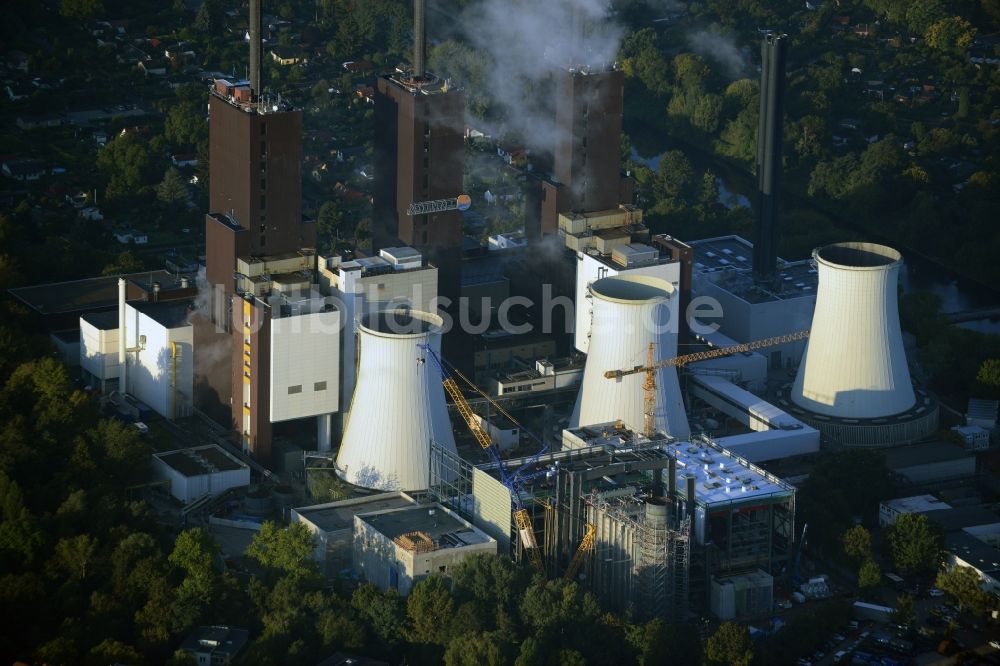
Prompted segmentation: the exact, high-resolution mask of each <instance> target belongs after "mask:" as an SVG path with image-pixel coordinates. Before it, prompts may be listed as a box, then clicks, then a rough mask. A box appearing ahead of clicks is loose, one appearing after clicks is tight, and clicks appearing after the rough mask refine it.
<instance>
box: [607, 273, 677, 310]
mask: <svg viewBox="0 0 1000 666" xmlns="http://www.w3.org/2000/svg"><path fill="white" fill-rule="evenodd" d="M589 289H590V293H591V294H592V295H593V296H594V298H599V299H600V300H602V301H607V302H609V303H623V304H626V305H646V304H649V303H660V302H664V301H668V300H670V298H671V297H673V295H674V285H672V284H671V283H670V282H668V281H666V280H664V279H662V278H658V277H652V276H650V275H616V276H614V277H606V278H601V279H600V280H595V281H594V282H592V283H591V284H590V288H589Z"/></svg>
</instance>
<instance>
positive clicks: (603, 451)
mask: <svg viewBox="0 0 1000 666" xmlns="http://www.w3.org/2000/svg"><path fill="white" fill-rule="evenodd" d="M503 465H504V466H506V468H507V469H520V468H524V467H530V468H532V469H533V470H534V471H533V472H532V473H531V474H530V478H527V479H526V480H525V482H524V483H523V484H520V485H519V487H518V489H517V492H513V491H512V490H511V489H510V488H509V487H508V485H505V483H504V480H503V477H504V474H506V472H504V471H503V466H501V465H498V464H497V463H496V462H490V463H483V464H473V463H471V462H469V461H467V460H463V459H461V458H459V457H457V456H456V455H454V454H453V453H451V452H450V451H449V450H448V449H447V448H445V447H440V446H437V445H432V447H431V487H430V491H431V494H432V495H433V496H434V497H435V499H436V500H437V501H439V502H440V503H441V504H443V505H445V506H448V507H449V508H451V509H453V510H454V511H456V512H457V513H459V514H460V515H462V516H464V517H466V518H467V519H468V520H470V521H471V522H472V523H473V524H475V525H477V526H478V527H480V529H482V530H483V531H484V532H486V533H487V534H489V535H490V536H491V537H493V538H494V539H496V541H497V544H498V551H499V552H509V553H510V554H511V556H512V557H514V558H515V559H518V560H522V559H527V560H532V561H533V562H534V565H535V566H536V567H537V568H538V569H539V571H541V572H542V573H544V574H545V575H546V576H548V577H557V576H563V577H566V578H568V579H574V580H579V581H581V582H582V583H583V584H584V585H586V586H587V587H589V588H590V589H591V590H593V592H594V593H595V594H597V595H598V597H600V598H601V600H602V602H603V603H605V604H607V605H608V607H609V608H611V609H614V610H616V611H618V612H630V613H632V614H633V615H635V616H637V617H647V618H648V617H655V616H661V617H668V618H684V617H686V615H687V613H688V612H689V611H692V610H698V611H707V610H713V611H715V610H717V609H716V608H712V606H713V604H712V599H711V597H712V596H713V587H719V586H720V585H725V584H726V583H724V582H723V581H730V580H732V579H742V578H747V579H756V580H758V581H763V583H761V584H758V585H756V586H749V591H745V592H743V593H742V594H741V595H740V598H739V599H736V600H733V601H731V602H730V606H733V608H731V609H728V612H730V613H732V614H733V616H736V617H739V616H752V615H757V614H759V613H761V612H767V611H768V610H769V609H770V607H771V594H772V592H771V590H772V586H771V578H772V576H773V575H774V574H777V573H779V572H780V571H782V570H783V569H784V567H785V566H786V564H787V561H788V557H789V551H790V549H791V546H792V542H793V540H794V539H793V531H794V522H795V489H794V488H793V487H792V486H790V485H789V484H787V483H785V482H784V481H782V480H781V479H778V478H777V477H775V476H773V475H771V474H769V473H767V472H766V471H764V470H763V469H761V468H759V467H757V466H755V465H753V464H751V463H749V462H748V461H746V460H744V459H742V458H739V457H737V456H735V455H733V454H732V453H730V452H729V451H727V450H725V449H723V448H722V447H721V446H718V445H717V444H715V443H714V442H713V441H712V440H711V439H708V438H700V439H699V438H695V439H691V440H687V441H677V440H674V439H672V438H670V437H667V436H665V435H662V434H660V435H657V436H654V437H653V438H647V437H645V436H644V435H641V434H638V433H635V432H633V431H631V430H629V429H628V428H626V427H624V426H623V425H622V424H621V423H617V424H616V423H609V424H604V425H597V426H592V427H585V428H578V429H570V430H566V431H565V432H564V435H563V450H561V451H558V452H551V453H544V454H542V455H539V456H533V457H531V458H525V459H509V460H506V461H504V463H503ZM517 507H523V508H522V509H521V511H524V512H526V513H527V516H528V521H527V523H526V524H525V526H524V527H522V525H521V524H520V523H521V521H519V520H518V518H517V515H516V514H517V512H518V508H517ZM531 544H534V545H535V547H532V546H531ZM533 550H536V551H537V553H532V551H533ZM762 574H763V575H762ZM744 587H747V586H745V585H744ZM741 589H742V588H741ZM715 596H719V595H718V594H717V593H716V594H715ZM714 605H718V604H714ZM718 610H721V611H723V613H726V612H727V609H726V608H719V609H718Z"/></svg>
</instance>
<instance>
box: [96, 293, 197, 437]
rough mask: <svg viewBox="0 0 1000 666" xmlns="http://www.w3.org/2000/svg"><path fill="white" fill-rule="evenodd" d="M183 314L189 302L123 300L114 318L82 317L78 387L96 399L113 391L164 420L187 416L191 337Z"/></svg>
mask: <svg viewBox="0 0 1000 666" xmlns="http://www.w3.org/2000/svg"><path fill="white" fill-rule="evenodd" d="M123 289H124V285H123ZM123 295H124V294H123ZM189 311H190V308H189V301H164V302H143V301H133V302H130V303H126V302H124V300H123V302H122V303H121V310H120V312H94V313H88V314H85V315H83V316H82V317H80V367H81V369H82V371H83V376H84V381H86V382H87V383H89V384H92V385H94V386H96V387H97V388H98V389H100V390H101V392H102V393H110V392H111V391H112V390H117V391H118V392H119V393H124V394H128V395H131V396H132V397H134V398H135V399H136V400H139V401H140V402H142V403H144V404H145V405H147V406H149V407H150V408H151V409H152V410H153V411H155V412H156V413H157V414H159V415H160V416H163V417H164V418H167V419H176V418H182V417H185V416H190V415H191V413H192V406H193V405H192V392H193V378H194V362H193V345H194V335H193V329H192V326H191V324H190V323H189V322H188V313H189ZM122 321H124V322H125V334H124V339H122V337H121V336H122V334H121V324H122ZM123 352H124V364H125V366H124V367H125V370H126V371H125V372H124V373H123V372H122V367H123V361H122V356H123ZM123 375H124V377H123Z"/></svg>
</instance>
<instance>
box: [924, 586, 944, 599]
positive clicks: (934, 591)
mask: <svg viewBox="0 0 1000 666" xmlns="http://www.w3.org/2000/svg"><path fill="white" fill-rule="evenodd" d="M927 594H929V595H931V596H932V597H943V596H944V592H942V591H941V590H939V589H937V588H936V587H932V588H931V589H929V590H927Z"/></svg>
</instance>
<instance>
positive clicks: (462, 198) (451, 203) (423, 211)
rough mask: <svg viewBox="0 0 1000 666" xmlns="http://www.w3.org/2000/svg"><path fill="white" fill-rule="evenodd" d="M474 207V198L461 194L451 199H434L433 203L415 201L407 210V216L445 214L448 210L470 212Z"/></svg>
mask: <svg viewBox="0 0 1000 666" xmlns="http://www.w3.org/2000/svg"><path fill="white" fill-rule="evenodd" d="M471 206H472V197H470V196H469V195H468V194H459V195H458V196H457V197H451V198H450V199H434V200H433V201H414V202H413V203H411V204H410V205H409V206H408V207H407V209H406V214H407V215H409V216H410V217H414V216H417V215H429V214H431V213H443V212H445V211H448V210H469V208H470V207H471Z"/></svg>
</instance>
